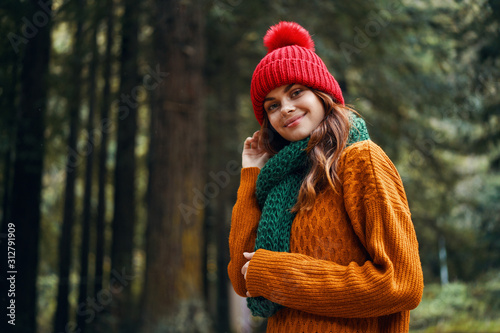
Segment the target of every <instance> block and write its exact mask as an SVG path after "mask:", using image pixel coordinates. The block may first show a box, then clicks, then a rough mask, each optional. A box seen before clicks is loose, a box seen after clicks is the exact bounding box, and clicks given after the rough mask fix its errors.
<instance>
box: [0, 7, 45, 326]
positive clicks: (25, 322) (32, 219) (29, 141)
mask: <svg viewBox="0 0 500 333" xmlns="http://www.w3.org/2000/svg"><path fill="white" fill-rule="evenodd" d="M45 4H46V5H47V6H46V7H45V9H46V11H42V9H41V7H40V5H39V3H38V2H37V1H29V2H27V3H26V4H25V5H24V6H25V8H26V12H25V14H26V17H30V18H31V17H33V15H34V13H36V12H42V13H45V15H44V18H46V24H45V25H44V26H41V27H39V28H38V31H37V33H36V34H34V35H33V37H32V38H30V39H29V40H28V42H27V43H26V46H25V48H24V53H23V59H22V70H21V95H20V105H19V110H18V114H17V137H16V142H15V160H14V174H13V181H12V193H11V207H10V211H9V215H8V216H7V218H6V219H5V222H4V223H6V224H7V227H8V228H12V229H10V230H8V231H9V232H11V231H14V233H13V234H12V235H10V236H14V238H12V241H14V243H13V244H14V245H12V246H13V247H14V248H15V258H13V259H14V260H15V261H14V262H9V266H8V267H5V270H4V271H3V272H2V275H3V274H5V273H7V274H8V276H7V277H11V276H14V278H15V297H14V298H9V299H7V301H8V302H9V305H10V304H11V301H12V300H15V321H14V322H15V326H14V325H10V324H8V323H7V320H10V319H12V318H11V317H8V316H3V319H2V327H8V328H6V329H5V331H8V332H23V333H28V332H29V333H31V332H35V331H36V315H37V310H36V305H37V292H36V280H37V275H38V253H39V252H38V244H39V234H40V202H41V189H42V171H43V156H44V134H43V132H44V117H45V113H46V108H47V76H48V66H49V55H50V28H51V4H50V2H49V3H45ZM10 236H8V237H7V238H9V237H10ZM6 240H8V239H3V241H6ZM2 249H3V247H2ZM5 250H6V251H4V252H3V253H5V260H6V261H7V255H11V254H8V251H7V248H5ZM10 251H11V250H10V249H9V252H10ZM10 264H12V265H13V266H10ZM9 272H15V273H9ZM5 281H6V278H5V279H4V277H2V284H1V285H2V286H4V283H5ZM8 288H11V286H10V285H9V286H8ZM2 290H3V292H5V293H7V291H8V290H9V289H4V288H2ZM8 313H12V312H11V310H9V311H8Z"/></svg>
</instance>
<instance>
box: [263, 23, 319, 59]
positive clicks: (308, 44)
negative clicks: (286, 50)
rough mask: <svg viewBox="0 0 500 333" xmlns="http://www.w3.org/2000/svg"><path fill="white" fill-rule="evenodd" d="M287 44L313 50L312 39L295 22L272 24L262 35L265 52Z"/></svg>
mask: <svg viewBox="0 0 500 333" xmlns="http://www.w3.org/2000/svg"><path fill="white" fill-rule="evenodd" d="M289 45H297V46H302V47H304V48H306V49H308V50H311V51H314V41H313V40H312V38H311V35H310V34H309V32H308V31H307V30H306V29H304V28H302V27H301V26H300V25H299V24H297V23H295V22H280V23H278V24H276V25H273V26H272V27H271V28H269V30H268V31H267V33H266V35H265V36H264V46H265V47H266V48H267V53H271V52H272V51H274V50H276V49H279V48H281V47H285V46H289Z"/></svg>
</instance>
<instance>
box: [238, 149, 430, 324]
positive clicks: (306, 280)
mask: <svg viewBox="0 0 500 333" xmlns="http://www.w3.org/2000/svg"><path fill="white" fill-rule="evenodd" d="M339 162H340V165H339V170H341V169H342V170H343V172H342V173H341V174H340V172H339V174H340V177H341V182H342V191H343V196H344V202H345V208H346V211H347V213H348V215H349V218H350V220H351V223H352V225H353V228H354V231H355V233H356V235H357V236H358V238H359V239H360V241H361V243H362V244H363V246H364V247H365V248H366V250H367V251H368V253H369V255H370V257H371V260H368V261H366V262H364V263H363V264H362V265H358V264H357V263H355V262H351V263H349V264H348V265H347V266H344V265H340V264H337V263H335V262H332V261H327V260H320V259H316V258H313V257H310V256H306V255H303V254H297V253H284V252H271V251H267V250H258V251H257V252H256V254H255V255H254V257H253V258H252V260H251V262H250V266H249V269H248V272H247V280H246V282H247V288H248V291H249V292H250V294H251V295H252V296H254V297H256V296H264V297H265V298H267V299H269V300H271V301H273V302H276V303H279V304H282V305H284V306H286V307H290V308H294V309H298V310H302V311H305V312H309V313H314V314H319V315H324V316H332V317H342V318H366V317H378V316H384V315H389V314H392V313H396V312H401V311H408V310H411V309H413V308H415V307H416V306H417V305H418V304H419V303H420V300H421V297H422V292H423V275H422V268H421V264H420V258H419V254H418V243H417V239H416V235H415V230H414V228H413V223H412V221H411V216H410V212H409V208H408V203H407V199H406V195H405V193H404V189H403V185H402V181H401V179H400V177H399V174H398V172H397V170H396V168H395V167H394V165H393V164H392V162H391V161H390V160H389V158H388V157H387V155H386V154H385V153H384V152H383V151H382V149H381V148H380V147H378V146H377V145H375V144H374V143H373V142H371V141H363V142H361V143H359V144H357V145H355V146H353V147H350V148H349V149H348V152H347V153H345V154H344V155H343V156H342V160H341V161H339Z"/></svg>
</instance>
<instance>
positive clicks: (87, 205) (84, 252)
mask: <svg viewBox="0 0 500 333" xmlns="http://www.w3.org/2000/svg"><path fill="white" fill-rule="evenodd" d="M96 9H97V8H96V6H95V4H94V6H92V7H91V6H89V7H88V8H87V10H86V12H85V16H86V17H87V18H89V20H90V21H91V22H92V27H91V28H90V30H91V34H90V50H89V51H90V54H91V60H90V64H89V65H88V85H87V87H88V89H87V95H88V115H87V138H86V142H85V149H86V151H87V152H88V154H87V160H86V165H85V177H84V182H85V185H84V186H85V187H84V193H83V209H82V211H83V213H82V231H81V232H82V243H81V249H80V281H79V290H78V303H77V304H78V305H80V304H85V303H86V302H87V297H88V293H89V285H90V281H91V278H90V276H89V252H90V231H91V230H90V228H91V227H90V222H91V221H90V220H91V218H92V211H93V210H92V205H91V198H92V179H93V172H92V170H93V167H94V155H95V152H94V144H95V139H96V138H95V137H94V135H95V133H94V130H95V124H94V114H95V106H96V100H97V96H96V95H97V88H96V85H97V65H98V62H99V51H98V48H97V30H98V29H99V24H100V21H101V19H100V16H99V15H100V13H99V11H98V10H96ZM91 13H92V14H91ZM86 321H87V318H86V316H82V315H79V316H77V321H76V324H77V326H78V328H79V329H81V330H82V332H84V331H85V326H86Z"/></svg>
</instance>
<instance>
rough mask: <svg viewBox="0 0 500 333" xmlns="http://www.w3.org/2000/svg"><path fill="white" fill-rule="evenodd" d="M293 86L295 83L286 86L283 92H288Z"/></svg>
mask: <svg viewBox="0 0 500 333" xmlns="http://www.w3.org/2000/svg"><path fill="white" fill-rule="evenodd" d="M294 85H295V83H292V84H289V85H288V86H286V88H285V90H284V91H283V92H285V93H286V92H288V90H290V89H292V87H293V86H294Z"/></svg>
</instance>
